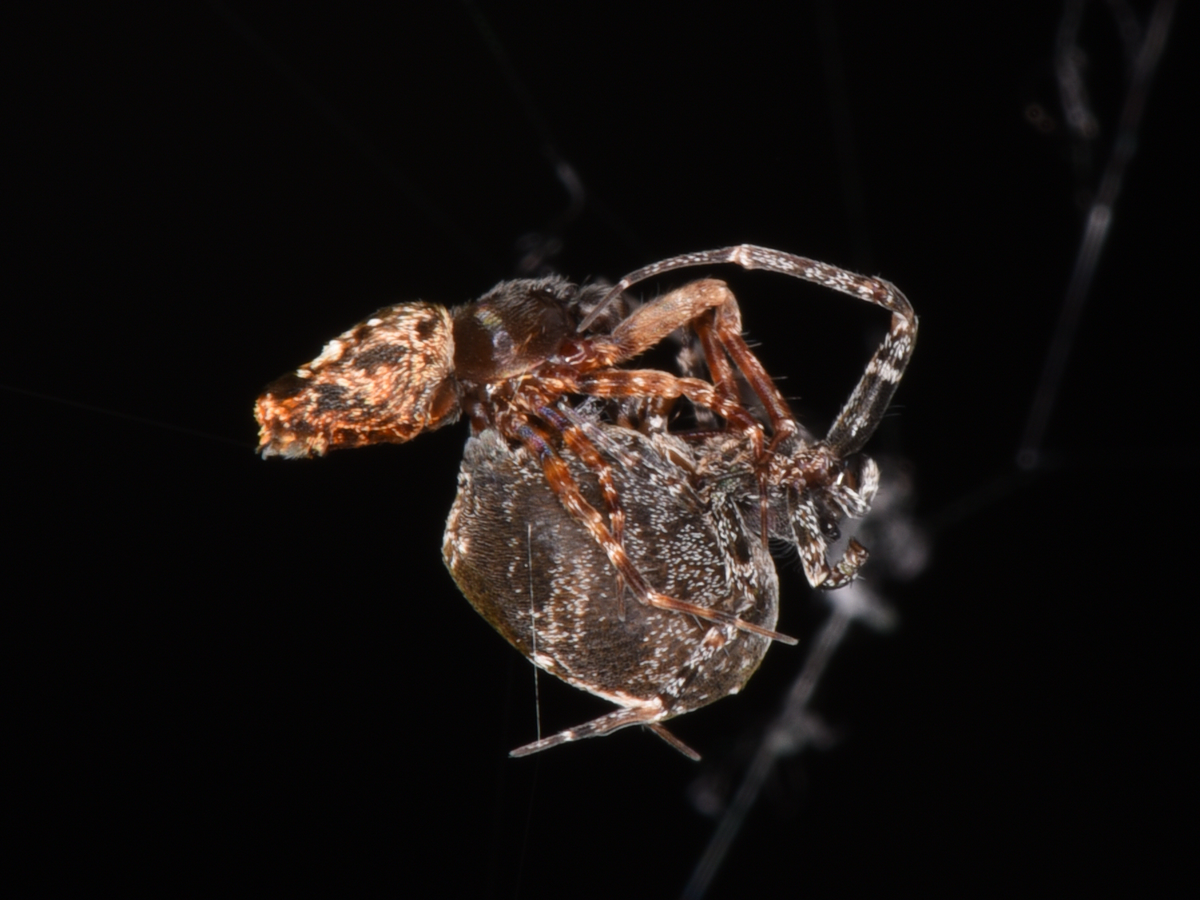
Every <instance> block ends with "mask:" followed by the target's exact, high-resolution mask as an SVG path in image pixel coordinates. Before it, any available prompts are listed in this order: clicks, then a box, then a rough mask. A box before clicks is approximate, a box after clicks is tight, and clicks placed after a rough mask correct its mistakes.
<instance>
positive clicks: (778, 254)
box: [579, 244, 917, 456]
mask: <svg viewBox="0 0 1200 900" xmlns="http://www.w3.org/2000/svg"><path fill="white" fill-rule="evenodd" d="M717 263H733V264H735V265H738V266H741V267H742V268H743V269H766V270H767V271H770V272H778V273H780V274H782V275H790V276H791V277H793V278H799V279H801V280H803V281H810V282H812V283H813V284H819V285H822V286H823V287H827V288H830V289H832V290H835V291H838V292H840V293H843V294H846V295H848V296H851V297H857V298H858V299H860V300H866V301H867V302H868V303H873V304H875V305H876V306H879V307H882V308H883V309H886V310H888V311H889V312H891V314H892V322H891V327H890V328H889V330H888V333H887V335H886V336H885V337H884V339H883V343H882V344H880V346H879V348H878V349H877V350H876V351H875V354H874V356H872V357H871V361H870V362H869V363H868V364H867V370H866V372H865V373H864V374H863V377H862V379H861V380H860V381H859V383H858V385H857V387H855V389H854V392H853V393H852V394H851V395H850V399H849V400H847V401H846V404H845V406H843V407H842V411H841V413H840V414H839V415H838V417H837V419H836V420H835V421H834V423H833V425H832V426H831V427H830V429H829V433H828V435H826V437H825V442H826V444H828V445H829V446H830V447H831V448H832V449H833V450H834V452H835V453H836V454H837V455H838V456H847V455H849V454H851V453H856V452H858V451H859V450H860V449H862V447H863V445H864V444H865V443H866V442H867V440H868V439H869V438H870V437H871V435H872V434H873V433H874V431H875V428H876V427H877V426H878V425H879V422H880V420H881V419H882V418H883V414H884V413H885V412H886V411H887V406H888V404H889V403H890V402H891V399H892V395H893V394H894V393H895V392H896V386H897V384H899V382H900V378H901V376H902V375H903V374H904V370H905V368H906V367H907V366H908V361H909V359H910V358H911V357H912V351H913V345H914V344H915V342H916V337H917V317H916V314H915V313H914V312H913V308H912V306H911V304H909V302H908V298H907V297H905V296H904V294H902V293H901V292H900V290H899V289H897V288H896V286H895V285H893V284H891V283H890V282H888V281H884V280H883V279H882V278H872V277H870V276H867V275H857V274H855V273H854V272H849V271H847V270H845V269H841V268H838V267H837V266H831V265H829V264H828V263H823V262H818V261H817V260H814V259H808V258H807V257H804V256H796V255H795V254H793V253H784V252H783V251H780V250H772V249H770V248H768V247H758V246H756V245H754V244H739V245H738V246H735V247H723V248H722V249H720V250H706V251H702V252H699V253H686V254H683V255H682V256H675V257H672V258H671V259H664V260H662V261H661V262H657V263H654V264H652V265H649V266H645V267H644V268H641V269H638V270H637V271H636V272H632V273H630V274H629V275H626V276H625V277H624V278H622V279H621V280H620V281H619V282H617V284H616V285H615V286H614V287H613V289H612V290H611V291H610V292H609V296H608V297H605V298H604V299H603V300H601V301H600V303H599V304H598V305H597V306H596V308H595V309H594V310H592V312H591V314H590V315H589V316H588V317H587V318H586V319H584V321H583V322H581V323H580V326H579V327H580V328H581V329H582V328H583V327H585V326H586V325H587V324H588V319H591V318H593V317H595V316H598V315H599V314H600V312H601V311H602V310H603V309H604V307H605V305H606V304H607V303H609V302H610V297H616V296H618V295H619V294H622V293H624V292H625V291H627V290H628V289H629V288H630V287H631V286H632V285H634V284H637V283H638V282H639V281H644V280H645V279H647V278H652V277H653V276H655V275H661V274H662V273H663V272H670V271H673V270H675V269H684V268H689V267H691V266H706V265H714V264H717ZM635 315H636V314H635ZM614 333H615V332H614ZM735 362H736V360H735Z"/></svg>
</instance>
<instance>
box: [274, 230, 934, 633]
mask: <svg viewBox="0 0 1200 900" xmlns="http://www.w3.org/2000/svg"><path fill="white" fill-rule="evenodd" d="M718 263H736V264H737V265H740V266H742V267H743V268H747V269H757V268H763V269H768V270H771V271H775V272H781V273H784V274H787V275H791V276H794V277H797V278H801V279H804V280H807V281H813V282H816V283H818V284H822V285H825V286H827V287H831V288H833V289H835V290H838V291H841V292H843V293H846V294H850V295H851V296H855V297H859V298H860V299H864V300H867V301H869V302H871V303H874V304H876V305H878V306H882V307H884V308H885V309H888V310H890V311H891V312H892V325H891V329H890V331H889V332H888V335H887V336H886V337H885V339H884V341H883V343H882V344H881V346H880V347H879V349H878V350H877V351H876V353H875V355H874V357H873V358H872V360H871V362H870V364H869V365H868V367H867V370H866V372H865V374H864V375H863V377H862V379H861V380H860V382H859V384H858V387H857V388H856V389H855V391H854V393H853V394H852V396H851V398H850V400H849V401H848V402H847V404H846V406H845V408H844V409H843V411H842V413H841V415H839V417H838V419H837V421H836V422H835V423H834V426H833V428H832V429H831V430H830V433H829V435H828V436H827V437H826V439H825V440H824V441H822V442H820V443H818V444H816V445H813V446H809V445H808V444H807V442H805V441H803V439H802V438H801V437H800V435H801V434H802V432H801V430H800V428H799V426H798V424H797V423H796V421H795V418H794V417H793V416H792V414H791V411H790V409H789V408H788V405H787V402H786V400H785V399H784V398H783V396H782V395H781V394H780V393H779V391H778V390H777V389H776V387H775V385H774V383H773V382H772V381H771V379H770V377H769V376H768V375H767V374H766V371H765V370H764V368H763V366H762V364H761V363H760V362H759V361H758V359H757V358H756V357H755V356H754V354H753V353H752V352H751V351H750V349H749V347H748V346H747V344H746V342H745V340H744V339H743V338H742V335H741V315H740V311H739V309H738V305H737V301H736V300H735V298H734V296H733V293H732V292H731V291H730V290H729V288H728V286H727V285H726V284H725V283H724V282H721V281H718V280H716V279H712V278H706V279H701V280H699V281H695V282H692V283H691V284H688V285H685V286H684V287H682V288H679V289H677V290H674V291H671V292H670V293H668V294H666V295H664V296H662V297H660V298H658V299H656V300H653V301H651V302H649V303H647V304H645V305H644V306H642V307H640V308H639V309H637V310H635V311H634V312H632V313H631V314H629V315H625V313H624V306H623V302H622V298H623V294H624V292H625V291H626V290H627V289H628V288H629V287H631V286H632V285H634V284H636V283H638V282H640V281H643V280H645V279H647V278H650V277H653V276H655V275H659V274H662V273H664V272H668V271H671V270H674V269H680V268H685V267H690V266H701V265H713V264H718ZM677 329H690V330H691V331H692V332H693V333H694V334H695V337H696V339H697V341H698V343H699V345H700V347H701V350H702V353H703V356H704V361H705V363H706V364H707V367H708V370H709V372H710V375H711V383H710V382H709V381H705V380H703V379H700V378H697V377H692V376H688V375H683V376H679V375H673V374H671V373H668V372H664V371H660V370H656V369H624V368H620V366H621V365H622V364H624V363H626V362H628V361H629V360H631V359H633V358H634V357H636V356H637V355H639V354H640V353H642V352H644V351H645V350H648V349H649V348H651V347H653V346H655V345H656V344H658V343H660V342H661V341H662V340H663V339H665V338H666V337H667V336H668V335H670V334H671V333H672V332H674V331H676V330H677ZM915 335H916V318H915V316H914V315H913V312H912V308H911V307H910V306H909V304H908V301H907V300H906V299H905V298H904V296H903V294H901V293H900V292H899V291H897V290H896V289H895V288H893V287H892V286H891V285H890V284H888V283H887V282H884V281H882V280H879V279H876V278H869V277H865V276H861V275H854V274H852V273H850V272H847V271H845V270H843V269H839V268H837V267H835V266H830V265H826V264H824V263H819V262H816V261H814V260H810V259H805V258H803V257H799V256H794V255H792V254H789V253H783V252H781V251H776V250H769V249H767V248H763V247H756V246H753V245H749V244H743V245H739V246H736V247H728V248H725V249H722V250H713V251H706V252H702V253H693V254H686V255H683V256H677V257H672V258H671V259H668V260H664V261H662V262H659V263H655V264H653V265H651V266H647V267H645V268H642V269H639V270H637V271H635V272H633V273H631V274H630V275H627V276H626V277H625V278H623V279H622V280H621V281H620V282H618V284H617V285H616V286H615V287H613V288H611V289H609V290H607V291H606V290H605V288H604V287H603V286H600V285H590V286H582V287H580V286H576V285H574V284H571V283H569V282H567V281H566V280H564V279H562V278H558V277H551V278H544V279H538V280H528V279H527V280H517V281H509V282H501V283H500V284H498V285H496V287H494V288H493V289H492V290H491V291H489V292H488V293H487V294H485V295H484V296H482V297H481V298H480V299H479V300H477V301H474V302H473V303H468V304H465V305H463V306H460V307H457V308H455V309H453V310H450V309H447V308H445V307H443V306H440V305H438V304H434V303H425V302H417V303H402V304H398V305H395V306H391V307H386V308H384V309H381V310H379V311H378V312H377V313H376V314H375V315H374V316H372V317H371V318H369V319H367V320H366V321H365V322H362V323H360V324H359V325H356V326H355V327H354V328H352V329H350V330H349V331H347V332H345V333H344V334H342V335H341V336H339V337H338V338H335V339H334V340H332V341H330V342H329V344H327V345H326V347H325V349H324V351H323V352H322V353H321V354H320V356H318V357H317V358H316V359H314V360H313V361H312V362H310V363H308V364H306V365H304V366H302V367H301V368H300V369H298V370H297V371H296V372H295V373H293V374H289V375H285V376H283V377H282V378H280V379H278V380H276V381H275V382H273V383H272V384H270V385H268V387H267V389H266V391H265V392H264V393H263V394H262V396H260V397H259V399H258V402H257V404H256V408H255V414H256V417H257V419H258V421H259V424H260V426H261V427H260V432H259V434H260V450H261V452H262V455H263V456H264V457H271V456H284V457H292V458H294V457H303V456H313V455H317V456H319V455H323V454H324V453H326V452H327V451H329V450H332V449H338V448H343V447H355V446H363V445H367V444H372V443H380V442H391V443H399V442H403V441H407V440H410V439H411V438H413V437H415V436H416V435H417V434H419V433H420V432H422V431H424V430H432V429H434V428H438V427H440V426H441V425H444V424H447V423H448V422H452V421H454V420H455V419H456V418H458V416H459V415H460V414H463V413H465V414H466V415H467V417H468V418H469V419H470V422H471V426H472V432H473V433H474V434H479V433H481V432H483V431H484V430H486V429H488V428H493V429H495V430H496V432H497V433H498V434H499V435H500V436H502V437H503V438H504V439H505V440H508V441H512V442H513V443H516V444H519V445H521V446H523V447H524V448H525V449H526V450H527V451H528V452H529V453H531V454H533V456H534V458H536V459H537V460H538V462H539V464H540V466H541V469H542V473H543V476H544V478H545V480H546V481H547V483H548V484H549V486H550V488H551V489H552V491H553V492H554V494H555V495H556V496H557V497H558V499H559V502H560V503H561V504H562V506H563V507H564V508H565V509H566V510H567V512H568V513H569V514H570V515H571V516H572V517H573V518H574V519H575V520H577V521H579V522H580V523H582V525H583V526H584V527H585V528H586V529H587V531H588V532H589V533H590V534H591V536H592V538H593V539H594V540H595V542H596V543H597V544H598V545H599V546H600V547H601V549H602V550H603V551H604V553H605V555H606V556H607V557H608V559H609V561H610V562H611V564H612V566H613V567H614V569H615V570H616V572H617V573H618V575H619V576H620V579H621V583H622V584H623V585H625V586H627V587H628V588H629V590H630V591H631V593H632V594H633V596H634V597H635V598H636V600H637V601H638V602H639V603H640V604H642V605H644V606H648V607H651V608H654V609H660V610H669V611H671V612H674V613H682V614H689V615H693V616H696V617H698V618H700V619H702V620H706V621H710V622H713V623H718V624H722V625H731V626H734V627H736V628H738V629H740V630H744V631H747V632H751V633H754V634H758V635H760V636H763V637H766V638H770V639H773V640H780V641H784V642H787V643H793V644H794V643H796V641H795V639H793V638H789V637H787V636H786V635H782V634H779V633H778V632H774V631H771V630H770V629H769V628H767V627H764V626H762V625H759V624H756V623H754V622H752V621H749V620H747V619H744V618H741V617H739V616H737V615H735V614H734V613H731V612H728V611H726V610H722V609H716V608H713V607H711V606H707V607H706V606H703V605H700V604H696V603H693V602H690V601H688V600H685V599H682V598H678V597H672V596H670V595H668V594H665V593H663V592H661V591H659V590H657V589H655V588H654V587H652V586H651V584H650V583H649V582H648V581H647V580H646V578H645V577H644V576H643V574H642V572H641V571H640V570H639V569H638V567H637V566H635V565H634V564H633V562H632V561H631V560H630V558H629V555H628V554H627V552H626V550H625V548H624V546H623V536H624V527H625V511H624V509H623V504H622V501H621V498H620V496H619V491H618V490H617V488H616V486H615V483H614V475H613V468H612V466H611V465H610V464H608V463H607V462H606V461H605V460H604V458H603V457H602V455H601V454H600V453H599V452H598V451H597V449H596V447H595V445H594V443H593V442H592V441H591V440H590V439H589V438H588V437H587V435H586V434H585V430H584V429H582V428H580V427H579V426H578V425H577V424H576V423H574V422H572V421H571V420H570V418H569V417H568V416H566V415H564V406H563V405H562V404H561V403H560V401H561V400H563V399H564V398H566V397H569V396H583V397H596V398H607V399H614V400H622V399H625V400H628V399H630V398H641V399H645V400H651V401H653V400H671V399H675V398H678V397H685V398H687V399H688V400H690V401H691V402H692V403H694V404H696V405H697V406H698V407H700V408H703V409H706V410H709V411H711V412H712V413H715V414H716V415H718V416H720V417H721V418H723V419H724V420H725V423H726V426H725V429H726V432H727V434H728V435H729V436H731V437H732V438H733V439H734V444H733V446H735V447H736V448H737V453H738V455H739V456H744V457H745V458H746V459H748V460H749V463H750V466H751V468H752V470H753V473H754V477H755V481H756V485H757V493H758V496H759V505H760V531H761V535H762V538H763V543H764V544H765V543H766V538H767V536H768V533H769V531H770V528H771V515H770V506H771V497H772V494H773V492H775V491H778V490H779V489H780V486H784V485H787V486H790V490H791V491H792V493H794V494H795V495H796V498H797V503H798V504H799V505H798V506H797V513H796V516H795V520H796V522H797V523H799V524H798V527H799V528H800V529H801V531H802V536H798V539H797V541H796V543H797V546H798V547H799V549H800V554H801V558H802V560H803V563H804V569H805V573H806V575H807V577H808V580H809V581H810V582H811V583H812V584H813V585H814V586H818V585H820V586H825V587H837V586H840V585H841V584H845V583H847V582H848V581H849V580H850V579H851V578H853V576H854V573H855V571H856V570H857V569H858V567H859V566H860V565H861V564H862V562H863V561H864V560H865V558H866V552H865V550H863V548H862V547H861V546H859V545H858V544H856V543H854V542H852V543H851V544H850V546H849V548H848V549H847V551H846V554H845V556H844V557H843V558H842V560H840V561H839V562H838V563H836V564H835V565H832V566H831V565H830V564H829V563H828V561H827V560H826V551H827V539H828V538H829V536H830V535H829V532H828V528H827V525H826V521H825V520H823V519H822V518H821V511H820V510H819V509H818V506H819V503H818V502H817V501H816V500H812V499H807V500H804V501H803V502H800V500H799V498H800V497H801V495H803V494H805V492H812V491H819V490H822V489H825V490H827V491H828V492H830V496H831V497H833V498H834V502H836V500H837V496H838V492H839V490H840V488H841V487H842V485H843V481H844V480H845V479H846V478H847V475H846V470H845V467H844V465H843V460H844V458H845V457H847V456H849V455H851V454H854V453H856V452H857V451H858V450H859V449H860V448H861V447H862V445H863V444H864V443H865V442H866V440H867V438H868V437H869V436H870V434H871V433H872V432H873V431H874V429H875V427H876V425H877V424H878V422H879V420H880V418H881V417H882V415H883V413H884V411H885V410H886V408H887V405H888V402H889V401H890V399H891V396H892V394H893V393H894V391H895V388H896V385H897V383H898V382H899V379H900V377H901V375H902V374H903V371H904V367H905V366H906V365H907V362H908V359H909V356H910V355H911V352H912V345H913V340H914V338H915ZM738 375H740V376H741V377H742V378H744V379H745V380H746V382H747V383H748V384H749V385H750V387H751V388H752V390H753V391H754V393H755V394H756V395H757V396H758V398H759V400H760V402H761V403H762V405H763V409H764V412H765V417H766V419H767V425H768V426H769V430H770V437H769V440H768V439H767V435H766V429H764V426H763V424H762V423H760V421H759V420H758V419H757V418H756V417H755V416H754V415H753V414H751V413H750V412H749V411H748V410H747V409H746V408H745V407H744V406H743V405H742V403H741V402H740V399H739V396H738V390H737V381H736V378H737V376H738ZM797 441H799V445H797ZM795 446H799V447H802V448H803V449H804V451H805V452H804V453H803V454H799V455H798V454H796V453H792V452H790V451H791V449H792V448H793V447H795ZM563 448H566V449H569V450H570V451H571V452H572V453H573V454H574V455H575V456H576V457H577V458H578V459H579V460H580V461H581V462H582V463H583V465H584V466H585V467H586V468H587V469H588V470H589V471H591V472H594V473H595V474H596V477H597V480H598V483H599V485H600V491H601V499H602V501H603V506H604V507H605V509H606V512H607V514H608V515H607V522H606V521H605V517H604V516H603V515H601V513H600V512H599V511H598V510H597V509H596V506H595V505H593V504H592V503H591V502H589V501H588V500H587V499H586V498H585V497H584V496H583V494H582V493H581V491H580V488H579V483H578V480H577V478H576V477H575V476H574V475H573V474H572V473H571V471H570V467H569V466H568V465H567V463H566V462H564V459H563V456H562V454H561V452H560V450H561V449H563ZM827 518H828V517H826V519H827ZM798 534H799V533H798Z"/></svg>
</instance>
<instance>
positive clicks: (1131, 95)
mask: <svg viewBox="0 0 1200 900" xmlns="http://www.w3.org/2000/svg"><path fill="white" fill-rule="evenodd" d="M1085 2H1086V0H1069V2H1068V3H1067V4H1066V7H1065V8H1064V10H1063V18H1062V24H1061V25H1060V27H1059V33H1058V40H1057V44H1058V46H1057V48H1056V67H1055V68H1056V74H1057V76H1058V80H1059V93H1060V95H1061V97H1062V102H1063V107H1064V109H1063V113H1064V116H1065V117H1066V120H1067V124H1068V126H1069V127H1070V128H1071V131H1072V133H1074V134H1075V135H1076V136H1077V138H1078V139H1079V140H1085V139H1087V138H1089V137H1090V134H1091V133H1094V131H1095V117H1094V116H1093V115H1092V113H1091V112H1090V111H1089V110H1088V109H1087V107H1086V94H1085V92H1084V91H1083V86H1082V78H1081V77H1080V75H1079V72H1078V68H1077V65H1076V59H1077V50H1076V41H1077V38H1078V34H1079V26H1080V23H1081V21H1082V18H1083V7H1084V4H1085ZM1111 5H1112V8H1113V10H1114V16H1115V18H1116V20H1117V26H1118V30H1119V31H1120V32H1121V36H1122V38H1124V39H1125V42H1126V46H1129V42H1128V39H1129V36H1130V34H1131V32H1132V30H1133V29H1132V26H1131V20H1130V15H1129V14H1128V8H1127V7H1126V6H1125V5H1124V4H1121V3H1116V2H1114V3H1112V4H1111ZM1174 13H1175V0H1159V2H1158V3H1157V4H1156V5H1155V7H1154V10H1153V12H1152V13H1151V14H1150V23H1149V25H1148V26H1147V28H1146V36H1145V37H1144V38H1143V39H1142V43H1141V46H1140V47H1139V48H1138V50H1137V53H1136V55H1135V56H1134V59H1133V64H1132V67H1131V71H1130V74H1129V85H1128V89H1127V91H1126V94H1125V103H1124V106H1123V107H1122V110H1121V118H1120V121H1119V124H1118V126H1117V134H1116V138H1115V140H1114V141H1113V146H1112V151H1111V153H1110V154H1109V158H1108V162H1107V164H1106V165H1105V167H1104V174H1103V175H1102V176H1101V178H1100V186H1099V188H1097V190H1096V194H1095V196H1094V197H1093V198H1092V203H1091V206H1090V207H1089V209H1088V214H1087V224H1086V225H1085V226H1084V231H1083V240H1082V241H1081V242H1080V245H1079V253H1078V254H1077V256H1076V257H1075V268H1074V270H1073V271H1072V272H1071V280H1070V282H1069V283H1068V285H1067V293H1066V296H1065V297H1064V298H1063V305H1062V310H1061V312H1060V314H1059V319H1058V325H1057V327H1056V328H1055V331H1054V337H1053V339H1052V340H1051V342H1050V349H1049V350H1048V351H1047V352H1046V362H1045V365H1044V367H1043V369H1042V375H1041V378H1040V380H1039V381H1038V385H1037V388H1036V389H1035V390H1034V394H1033V400H1032V402H1031V403H1030V407H1029V418H1028V419H1027V420H1026V422H1025V433H1024V435H1023V436H1022V437H1021V444H1020V449H1019V450H1018V451H1017V467H1018V468H1020V469H1022V470H1025V471H1028V470H1030V469H1035V468H1037V467H1038V465H1039V463H1040V461H1041V454H1042V443H1043V441H1044V440H1045V437H1046V428H1047V427H1048V425H1049V423H1050V417H1051V416H1052V415H1053V413H1054V405H1055V403H1056V402H1057V400H1058V392H1059V389H1060V388H1061V386H1062V378H1063V373H1064V372H1065V371H1066V368H1067V360H1068V358H1069V357H1070V355H1071V346H1072V344H1074V342H1075V334H1076V332H1077V331H1078V330H1079V320H1080V318H1081V317H1082V315H1083V308H1084V306H1085V305H1086V303H1087V296H1088V291H1089V290H1090V289H1091V286H1092V278H1093V277H1094V276H1095V274H1096V267H1097V266H1098V265H1099V263H1100V255H1101V253H1102V252H1103V250H1104V244H1105V241H1106V240H1107V239H1108V231H1109V225H1110V224H1111V222H1112V212H1113V207H1114V205H1115V204H1116V201H1117V196H1118V194H1120V192H1121V183H1122V181H1123V179H1124V177H1125V170H1126V169H1127V168H1128V166H1129V162H1130V160H1132V159H1133V154H1134V151H1135V150H1136V148H1137V130H1138V126H1139V125H1140V124H1141V121H1142V113H1143V112H1144V111H1145V108H1146V98H1147V96H1148V95H1149V92H1150V83H1151V81H1152V80H1153V78H1154V72H1155V70H1156V69H1157V68H1158V63H1159V60H1160V59H1161V58H1162V53H1163V48H1164V47H1165V46H1166V42H1167V33H1168V32H1169V31H1170V28H1171V18H1172V16H1173V15H1174Z"/></svg>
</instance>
